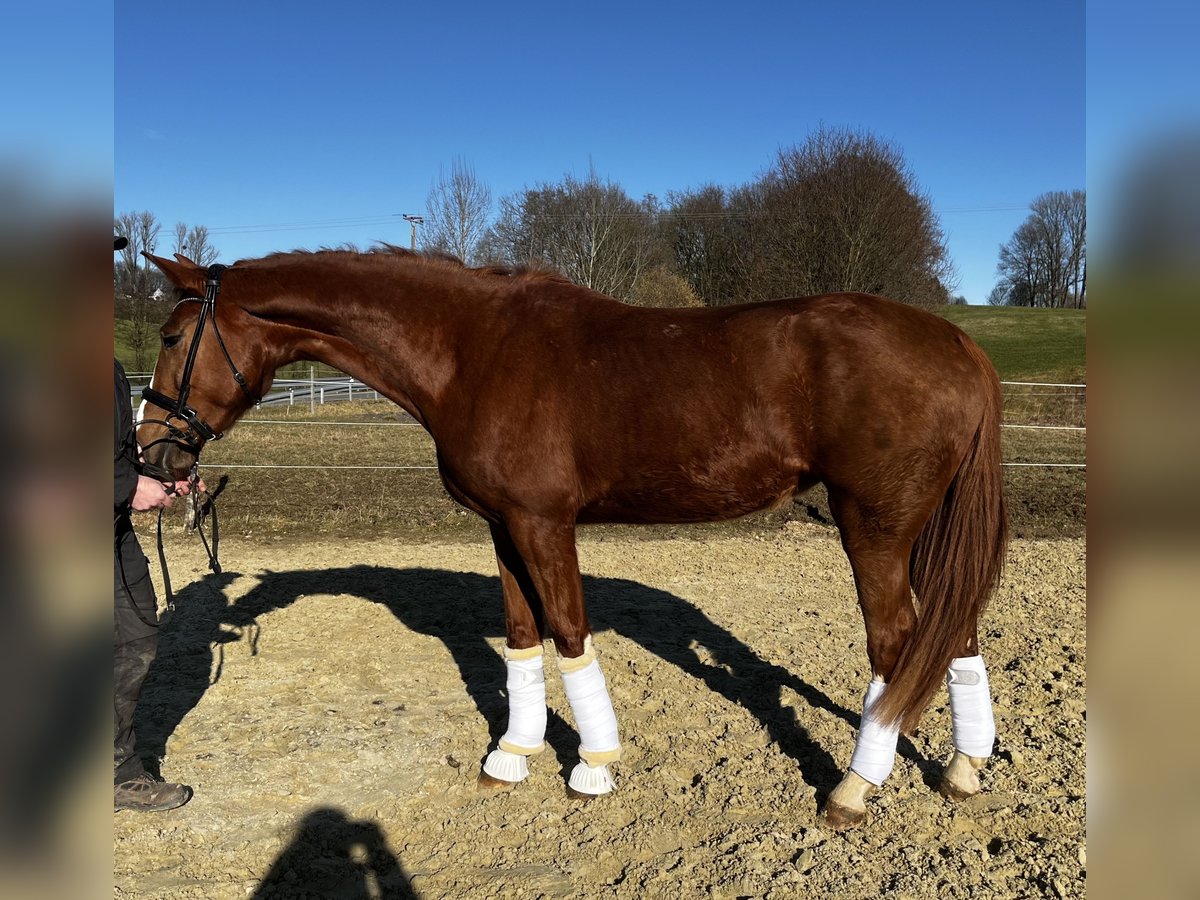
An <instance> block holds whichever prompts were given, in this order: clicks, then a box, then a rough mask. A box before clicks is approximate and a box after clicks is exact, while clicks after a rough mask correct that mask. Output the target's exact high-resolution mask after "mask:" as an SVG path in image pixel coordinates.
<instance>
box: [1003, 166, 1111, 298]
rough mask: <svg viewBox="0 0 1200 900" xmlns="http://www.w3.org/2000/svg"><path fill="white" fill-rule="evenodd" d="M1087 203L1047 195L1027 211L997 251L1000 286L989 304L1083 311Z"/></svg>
mask: <svg viewBox="0 0 1200 900" xmlns="http://www.w3.org/2000/svg"><path fill="white" fill-rule="evenodd" d="M1086 266H1087V197H1086V194H1085V192H1084V191H1081V190H1075V191H1052V192H1050V193H1047V194H1042V195H1041V196H1040V197H1038V198H1037V199H1036V200H1034V201H1033V203H1032V204H1031V205H1030V214H1029V216H1028V217H1027V218H1026V219H1025V221H1024V222H1022V223H1021V225H1020V226H1019V227H1018V228H1017V230H1016V231H1015V232H1014V233H1013V236H1012V237H1011V238H1009V239H1008V242H1007V243H1005V244H1003V245H1002V246H1001V247H1000V260H999V263H998V264H997V266H996V272H997V275H999V278H1000V280H999V283H998V284H997V285H996V288H995V289H994V290H993V292H992V295H991V296H989V298H988V302H990V303H1002V304H1004V305H1007V306H1043V307H1075V308H1080V307H1083V306H1086V305H1087V294H1086V286H1085V272H1086Z"/></svg>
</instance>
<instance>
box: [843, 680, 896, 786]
mask: <svg viewBox="0 0 1200 900" xmlns="http://www.w3.org/2000/svg"><path fill="white" fill-rule="evenodd" d="M886 687H887V685H886V684H884V683H883V682H882V681H872V682H871V683H870V684H868V685H867V695H866V697H864V698H863V714H862V727H861V728H859V729H858V741H857V742H856V743H855V745H854V756H853V757H851V759H850V770H851V771H853V772H857V773H858V774H859V775H860V776H862V777H863V778H864V779H866V780H867V781H869V782H871V784H873V785H876V786H878V785H881V784H883V783H884V781H886V780H887V777H888V776H889V775H891V774H892V766H894V765H895V764H896V742H897V741H899V740H900V726H899V725H893V726H890V727H886V728H885V727H884V726H883V725H881V724H880V723H879V721H878V720H877V719H875V718H874V717H873V716H872V715H871V710H872V708H873V707H874V706H875V704H876V702H878V700H879V698H880V696H882V694H883V691H884V688H886Z"/></svg>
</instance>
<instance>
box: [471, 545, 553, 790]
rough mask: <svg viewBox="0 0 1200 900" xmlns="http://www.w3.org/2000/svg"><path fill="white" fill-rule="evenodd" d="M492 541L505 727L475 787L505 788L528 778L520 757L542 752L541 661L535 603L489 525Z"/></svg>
mask: <svg viewBox="0 0 1200 900" xmlns="http://www.w3.org/2000/svg"><path fill="white" fill-rule="evenodd" d="M492 542H493V543H494V544H495V547H496V562H497V564H498V566H499V568H500V584H501V586H502V588H503V590H504V621H505V628H506V630H507V632H508V640H507V642H506V646H505V648H504V667H505V670H506V678H505V690H506V691H507V693H508V728H507V730H506V731H505V732H504V735H503V736H502V737H501V738H500V742H499V745H498V746H497V748H496V749H495V750H493V751H492V752H491V753H489V754H488V757H487V759H486V760H484V763H483V771H482V772H480V774H479V786H480V788H484V789H487V788H496V787H506V786H509V785H512V784H515V783H516V782H519V781H524V780H525V778H527V777H528V775H529V764H528V762H527V761H526V758H527V757H529V756H533V755H535V754H538V753H541V752H542V750H544V749H545V747H546V743H545V736H546V678H545V670H544V668H543V662H542V639H541V603H540V601H539V599H538V596H537V591H536V590H535V589H534V587H533V584H532V582H531V581H530V578H529V573H528V571H526V569H525V563H524V562H523V561H522V559H521V557H520V555H519V554H518V553H517V551H516V548H515V547H514V546H513V543H512V538H511V537H510V536H509V534H508V531H507V529H505V528H504V526H502V525H493V526H492Z"/></svg>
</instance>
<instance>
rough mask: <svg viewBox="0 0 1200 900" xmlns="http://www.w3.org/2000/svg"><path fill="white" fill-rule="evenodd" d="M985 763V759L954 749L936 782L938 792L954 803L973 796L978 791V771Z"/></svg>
mask: <svg viewBox="0 0 1200 900" xmlns="http://www.w3.org/2000/svg"><path fill="white" fill-rule="evenodd" d="M986 765H987V760H986V759H983V758H978V757H974V756H967V755H966V754H965V753H962V752H961V751H958V750H956V751H955V752H954V756H952V757H951V758H950V762H948V763H947V764H946V768H945V770H943V772H942V779H941V781H940V782H939V783H938V793H939V794H941V795H942V796H943V797H945V798H946V799H947V800H952V801H954V802H955V803H958V802H961V801H963V800H966V799H967V798H968V797H974V796H975V795H976V794H978V793H979V790H980V787H981V785H980V784H979V772H980V770H981V769H983V768H984V766H986Z"/></svg>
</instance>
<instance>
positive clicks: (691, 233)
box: [114, 128, 1086, 368]
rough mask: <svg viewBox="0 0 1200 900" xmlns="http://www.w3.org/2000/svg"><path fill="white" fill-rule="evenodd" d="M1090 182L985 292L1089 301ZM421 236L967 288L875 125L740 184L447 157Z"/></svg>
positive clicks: (739, 285)
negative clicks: (550, 171)
mask: <svg viewBox="0 0 1200 900" xmlns="http://www.w3.org/2000/svg"><path fill="white" fill-rule="evenodd" d="M1084 200H1085V198H1084V192H1083V191H1069V192H1067V191H1057V192H1052V193H1048V194H1043V195H1042V196H1040V197H1038V198H1037V199H1036V200H1035V201H1034V202H1033V204H1032V206H1031V212H1030V216H1029V218H1028V219H1027V220H1026V221H1025V222H1024V223H1023V224H1022V225H1021V227H1020V228H1018V229H1017V231H1016V233H1014V235H1013V237H1012V238H1011V239H1010V240H1009V241H1008V242H1007V243H1006V244H1004V245H1003V246H1002V247H1001V248H1000V260H999V264H998V268H997V275H998V278H999V282H998V284H997V285H996V287H995V288H994V289H993V291H992V292H991V294H990V296H989V298H988V301H989V302H990V303H993V304H1001V305H1016V306H1084V305H1086V299H1085V297H1086V295H1085V291H1084V287H1085V268H1086V252H1085V213H1084ZM423 218H424V225H423V227H422V232H421V236H422V241H421V246H422V249H425V250H436V251H440V252H444V253H450V254H452V255H454V256H457V257H458V258H459V259H462V260H463V261H464V262H466V263H467V264H468V265H509V266H528V265H532V266H540V267H546V268H551V269H554V270H557V271H559V272H561V273H563V274H564V275H566V276H567V277H568V278H570V279H571V280H572V281H574V282H576V283H578V284H581V285H583V286H585V287H588V288H591V289H593V290H596V291H599V292H601V293H604V294H608V295H610V296H613V297H616V298H618V299H620V300H623V301H625V302H627V303H632V304H636V305H643V306H704V305H707V306H721V305H725V304H731V303H746V302H757V301H761V300H768V299H772V298H775V297H787V296H802V295H806V294H818V293H825V292H831V291H862V292H866V293H873V294H882V295H884V296H888V297H892V298H893V299H896V300H900V301H902V302H905V303H910V304H914V305H917V306H923V307H936V306H940V305H943V304H946V303H963V302H965V300H964V299H963V298H962V297H961V296H959V297H956V296H953V295H952V292H953V291H954V290H955V289H956V287H957V276H956V273H955V270H954V266H953V263H952V261H951V259H950V254H949V250H948V248H947V244H946V238H945V234H944V232H943V231H942V228H941V223H940V222H939V220H938V217H937V214H936V212H935V211H934V209H933V206H932V203H931V202H930V199H929V197H928V195H927V194H925V193H924V192H923V191H922V190H921V188H920V185H919V184H918V182H917V179H916V177H915V175H914V174H913V172H912V170H911V169H910V167H909V166H908V163H907V162H906V161H905V159H904V155H903V153H902V152H901V150H900V149H899V148H898V147H897V146H895V145H894V144H891V143H889V142H887V141H884V140H882V139H880V138H878V137H876V136H874V135H872V134H870V133H868V132H864V131H854V130H849V129H832V128H821V129H819V130H817V131H816V132H814V133H813V134H812V135H810V136H809V137H808V138H807V140H805V141H804V142H803V143H802V144H799V145H796V146H792V147H790V148H786V149H781V150H779V151H778V153H777V154H776V155H775V158H774V159H773V160H772V161H771V163H770V165H769V166H768V167H767V168H766V170H765V171H763V172H762V173H760V174H759V175H758V176H757V177H755V178H753V179H752V180H750V181H749V182H747V183H745V184H743V185H739V186H733V187H727V186H721V185H716V184H707V185H702V186H700V187H698V188H694V189H690V190H685V191H677V192H676V191H672V192H669V193H668V194H667V196H666V197H665V198H661V199H660V198H658V197H655V196H653V195H647V196H645V197H643V198H641V199H640V200H639V199H634V198H632V197H630V196H629V194H628V193H627V192H626V191H625V190H624V188H622V187H621V186H620V185H619V184H617V183H615V182H612V181H610V180H607V179H603V178H601V177H600V176H599V175H598V174H597V173H596V172H595V171H594V170H589V172H588V173H587V174H586V175H585V176H582V177H580V176H575V175H566V176H564V177H563V178H562V179H561V180H560V181H556V182H544V183H539V184H536V185H534V186H532V187H526V188H524V189H523V190H520V191H517V192H516V193H513V194H511V195H509V196H505V197H502V198H500V200H499V202H498V203H496V202H493V197H492V192H491V190H490V188H489V187H488V186H487V185H486V184H485V183H484V182H483V181H482V180H480V179H479V177H478V176H477V175H476V173H475V171H474V169H473V168H472V167H471V165H470V164H469V163H468V162H467V161H466V160H464V159H455V160H453V161H452V164H451V166H450V168H449V169H448V170H445V169H443V170H442V171H441V172H440V173H439V175H438V177H437V179H436V180H435V181H434V182H433V185H432V188H431V189H430V191H429V194H428V196H427V198H426V204H425V215H424V217H423ZM114 229H115V231H116V233H117V234H119V235H122V236H124V237H126V238H127V239H128V241H129V243H128V245H127V247H126V248H125V250H124V251H122V254H121V256H120V257H119V258H118V260H117V263H116V266H115V268H114V293H115V296H116V299H117V315H118V317H120V318H122V319H125V320H127V322H128V323H129V324H128V326H127V327H128V329H129V331H128V340H129V343H130V344H131V346H132V349H133V352H134V355H135V357H136V362H135V365H137V366H138V367H139V368H143V367H145V366H146V365H148V362H149V361H152V359H153V355H152V354H153V351H154V350H155V346H154V341H153V336H154V331H155V330H156V328H157V325H158V322H159V321H161V319H162V318H165V311H164V310H162V309H161V308H160V307H161V301H160V300H156V299H155V297H156V291H158V290H160V289H161V288H162V287H163V285H162V283H161V280H160V277H159V274H158V272H157V270H156V269H154V268H153V267H151V266H149V265H148V264H147V263H146V261H145V260H144V259H143V258H142V257H141V252H142V251H143V250H146V251H149V252H157V251H158V243H159V240H160V237H161V235H160V232H161V226H160V225H159V223H158V222H157V221H156V219H155V217H154V216H153V214H152V213H149V212H136V213H123V214H121V215H119V216H117V217H116V218H115V219H114ZM170 241H171V244H170V246H169V247H168V248H166V249H168V250H170V251H172V252H176V253H181V254H183V255H185V256H188V257H189V258H191V259H194V260H195V261H196V262H198V263H199V264H201V265H208V264H209V263H211V262H212V261H214V260H215V259H216V257H217V248H216V247H215V246H213V244H212V242H211V240H210V239H209V235H208V230H207V229H206V228H204V227H203V226H192V227H188V226H187V225H185V224H183V223H179V224H177V225H176V226H175V229H174V232H173V233H172V235H171V236H170Z"/></svg>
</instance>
